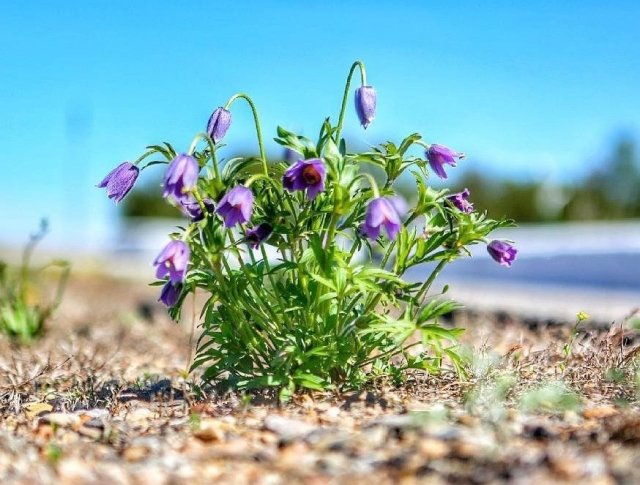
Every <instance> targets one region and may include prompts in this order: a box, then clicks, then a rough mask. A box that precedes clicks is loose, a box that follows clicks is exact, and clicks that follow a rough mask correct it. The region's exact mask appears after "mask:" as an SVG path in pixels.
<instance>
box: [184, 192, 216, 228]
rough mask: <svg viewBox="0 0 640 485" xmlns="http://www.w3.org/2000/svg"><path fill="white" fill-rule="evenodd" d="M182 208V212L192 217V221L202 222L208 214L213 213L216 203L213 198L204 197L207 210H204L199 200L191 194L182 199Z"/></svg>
mask: <svg viewBox="0 0 640 485" xmlns="http://www.w3.org/2000/svg"><path fill="white" fill-rule="evenodd" d="M179 203H180V209H181V210H182V213H183V214H184V215H186V216H187V217H190V218H191V221H192V222H200V221H201V220H203V219H204V218H205V217H206V215H207V214H211V213H212V212H213V210H214V209H215V204H214V203H213V201H212V200H211V199H204V200H203V201H202V203H203V204H204V208H205V209H206V212H203V211H202V207H200V203H199V202H198V200H197V199H196V198H195V197H193V196H191V197H189V198H187V199H184V200H180V201H179Z"/></svg>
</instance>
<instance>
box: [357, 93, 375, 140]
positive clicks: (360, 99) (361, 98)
mask: <svg viewBox="0 0 640 485" xmlns="http://www.w3.org/2000/svg"><path fill="white" fill-rule="evenodd" d="M355 102H356V112H357V113H358V118H360V124H361V125H362V126H363V127H364V129H365V130H366V129H367V126H369V124H370V123H371V122H372V121H373V119H374V118H375V117H376V90H375V89H373V88H372V87H371V86H360V87H359V88H358V89H356V97H355Z"/></svg>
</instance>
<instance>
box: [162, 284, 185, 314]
mask: <svg viewBox="0 0 640 485" xmlns="http://www.w3.org/2000/svg"><path fill="white" fill-rule="evenodd" d="M181 292H182V283H175V284H174V283H171V281H167V283H166V284H165V285H164V286H163V287H162V291H160V298H158V301H159V302H162V303H164V304H165V305H166V306H168V307H169V308H171V307H172V306H175V304H176V303H178V299H179V298H180V293H181Z"/></svg>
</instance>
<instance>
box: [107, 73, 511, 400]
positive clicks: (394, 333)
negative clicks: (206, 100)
mask: <svg viewBox="0 0 640 485" xmlns="http://www.w3.org/2000/svg"><path fill="white" fill-rule="evenodd" d="M356 69H359V71H360V76H361V86H360V87H359V88H358V89H357V90H356V92H355V96H354V100H355V107H356V113H357V115H358V118H359V120H360V123H361V125H362V126H363V127H365V128H366V127H367V126H368V125H369V124H370V123H371V122H372V121H373V119H374V117H375V109H376V101H377V96H376V91H375V90H374V88H373V87H371V86H369V85H367V82H366V73H365V69H364V65H363V64H362V63H361V62H359V61H358V62H355V63H354V64H353V66H352V67H351V70H350V71H349V75H348V77H347V82H346V86H345V90H344V95H343V99H342V105H341V110H340V114H339V117H338V122H337V124H336V125H333V124H332V123H331V121H330V119H328V118H327V119H326V120H325V121H324V123H323V124H322V126H321V128H320V133H319V136H318V139H317V140H316V141H312V140H310V139H308V138H305V137H303V136H300V135H297V134H295V133H292V132H290V131H288V130H286V129H284V128H282V127H278V129H277V137H276V138H275V141H276V142H277V143H279V144H280V145H282V146H283V147H285V149H286V150H287V153H288V154H289V157H288V158H290V156H291V154H295V160H296V161H295V162H294V163H293V164H288V163H286V162H280V163H275V164H269V163H268V162H267V158H266V155H265V148H264V143H263V138H262V130H261V127H260V122H259V118H258V114H257V110H256V107H255V105H254V103H253V101H252V100H251V98H250V97H249V96H247V95H245V94H237V95H235V96H232V97H231V98H230V99H229V101H228V102H227V103H226V105H225V106H224V107H219V108H217V109H216V110H215V111H214V112H213V114H212V115H211V118H210V119H209V122H208V124H207V129H206V132H205V133H201V134H198V135H197V136H196V137H195V139H194V140H193V142H192V144H191V147H190V149H189V150H188V151H187V153H182V154H178V153H177V152H176V151H175V150H174V148H173V147H172V146H171V145H170V144H168V143H165V144H163V145H155V146H151V147H149V149H148V151H147V152H146V153H145V154H143V155H142V156H141V157H140V158H139V159H138V160H136V161H135V162H134V163H132V164H131V163H128V162H126V163H125V164H122V165H121V167H122V168H121V169H115V170H114V171H112V172H111V173H110V174H109V175H108V176H107V178H106V179H105V180H103V181H102V182H101V184H100V185H101V186H103V187H106V188H107V190H108V192H109V196H110V197H112V198H114V199H115V200H116V201H119V200H120V199H121V198H122V197H124V195H126V193H127V192H128V191H129V190H130V189H131V187H132V186H133V184H134V183H135V179H136V177H137V175H138V170H137V167H138V165H140V164H141V162H142V161H143V160H145V159H146V158H147V157H150V156H152V155H160V156H161V157H162V158H164V160H161V161H160V163H169V166H168V169H167V171H166V175H165V181H164V197H165V198H166V199H167V200H168V201H170V203H172V204H174V205H176V206H177V207H179V208H181V210H182V211H183V213H184V214H185V215H186V216H187V217H188V218H189V223H188V225H186V227H185V228H181V229H180V231H178V232H176V233H174V234H172V235H171V239H172V240H171V242H169V243H168V245H167V246H166V247H165V248H164V249H163V250H162V251H161V253H160V254H159V256H158V257H157V259H156V260H155V264H156V265H157V267H158V268H157V277H158V278H159V279H162V281H161V282H159V283H158V284H161V285H163V288H162V291H161V293H160V300H161V301H162V302H163V303H164V304H166V305H167V306H168V307H169V309H170V310H169V311H170V314H171V315H172V316H173V317H174V318H176V319H177V318H179V315H180V309H181V307H182V304H183V302H184V299H185V297H186V295H188V294H190V293H194V292H196V291H203V292H205V293H206V294H207V295H208V296H209V298H208V299H207V301H206V303H205V304H204V307H203V309H202V313H201V324H200V325H201V328H202V334H201V337H200V338H199V341H198V346H197V353H196V357H195V360H194V362H193V365H192V370H193V369H197V368H201V367H204V369H205V370H204V373H203V376H204V379H205V380H207V381H215V382H224V383H225V384H227V385H229V386H232V387H234V388H240V389H249V388H265V387H273V388H278V389H280V393H281V394H280V395H281V397H283V398H286V397H287V396H289V395H290V394H291V393H292V392H293V391H294V390H295V389H298V388H307V389H319V390H321V389H327V388H336V387H357V386H360V385H362V384H363V383H364V382H366V381H367V380H368V379H370V378H372V377H375V376H380V375H392V376H401V375H402V371H404V370H407V369H423V370H427V371H431V372H437V371H438V370H439V369H440V366H441V364H442V361H443V359H444V358H448V360H449V361H450V362H451V363H452V364H453V365H454V366H455V367H456V368H457V369H458V370H462V361H461V358H460V355H459V353H458V351H457V346H456V338H457V336H458V335H459V334H460V332H461V330H460V329H449V328H445V327H443V326H441V325H440V323H439V322H438V319H439V317H441V316H442V315H444V314H446V313H448V312H450V311H451V310H452V309H454V308H456V304H455V303H454V302H452V301H450V300H446V299H443V298H441V296H442V294H444V293H445V292H446V287H445V289H444V290H442V292H439V293H437V294H435V295H430V294H429V290H430V288H431V286H432V284H433V283H434V280H435V279H436V276H437V275H438V274H439V273H440V272H441V270H442V269H443V268H444V266H445V265H446V264H447V263H449V262H451V261H453V260H455V259H457V258H458V257H460V256H463V255H465V254H469V252H468V249H467V247H468V246H470V245H473V244H476V243H480V242H488V241H487V240H486V237H487V236H488V235H489V233H490V232H491V231H492V230H494V229H495V228H497V227H499V226H503V225H507V224H509V222H508V221H495V220H491V219H489V218H487V216H486V214H482V213H479V212H476V211H474V208H473V205H472V204H471V203H470V202H469V201H468V197H469V195H470V194H469V191H468V190H466V189H465V190H464V191H463V192H460V193H457V194H453V195H451V194H448V192H447V191H446V190H435V189H433V188H432V187H430V186H429V185H428V184H427V180H428V177H429V172H430V171H433V173H435V174H436V175H437V176H439V177H440V178H446V176H447V174H446V172H445V168H444V167H445V165H450V166H454V167H455V164H456V161H457V160H459V159H462V158H463V154H461V153H457V152H455V151H453V150H450V149H449V148H447V147H445V146H442V145H435V144H427V143H425V142H424V141H423V140H422V138H421V136H420V135H418V134H412V135H409V136H408V137H406V138H405V139H404V140H402V141H401V142H400V143H399V144H394V143H392V142H387V143H383V144H382V145H380V146H379V147H376V148H373V149H372V150H371V151H367V152H364V153H352V152H349V151H348V149H347V146H346V143H345V140H344V139H343V138H342V137H341V134H342V127H343V123H344V118H345V114H346V106H347V101H348V97H349V94H350V85H351V80H352V77H353V75H354V73H355V72H356ZM240 100H242V101H245V102H246V103H248V105H249V107H250V108H251V110H252V113H253V117H254V121H255V129H256V134H257V140H258V146H259V150H260V152H259V153H260V154H259V156H258V157H243V158H234V159H230V160H227V161H226V163H224V164H223V163H222V161H221V160H222V159H221V158H220V156H219V153H220V151H221V149H222V148H223V146H224V145H222V144H221V141H222V139H223V138H224V137H225V135H226V133H227V130H228V129H229V127H230V125H231V122H232V117H231V111H230V110H231V107H232V106H233V105H234V103H235V102H236V101H240ZM199 146H201V148H198V147H199ZM415 147H418V148H419V149H420V150H421V151H422V153H423V154H424V157H421V156H416V155H412V154H410V153H411V152H412V150H413V151H415ZM154 163H158V161H154V162H150V163H148V164H146V165H144V166H143V167H142V168H143V169H144V168H147V167H148V166H150V165H152V164H154ZM365 167H372V168H368V169H367V168H365ZM134 169H135V170H134ZM403 174H408V175H411V176H412V177H413V178H414V180H415V184H416V186H417V201H415V203H414V204H412V207H410V208H409V207H408V205H407V203H406V202H405V201H404V200H403V199H402V198H401V197H400V196H398V195H397V194H396V191H395V189H394V184H395V182H396V181H397V180H398V178H399V177H400V176H402V175H403ZM515 252H516V251H515V249H514V248H513V247H512V246H511V245H510V244H509V243H508V242H506V241H500V243H499V244H498V243H496V244H492V245H491V246H490V254H491V256H492V257H494V259H496V261H498V262H500V263H501V264H504V265H510V264H511V262H512V261H513V258H514V257H515ZM420 265H424V267H425V271H426V274H428V275H429V276H428V277H427V278H426V279H425V280H424V281H421V282H417V283H416V282H409V281H405V280H404V279H403V274H404V273H405V272H406V271H407V270H408V269H410V268H412V267H414V266H420Z"/></svg>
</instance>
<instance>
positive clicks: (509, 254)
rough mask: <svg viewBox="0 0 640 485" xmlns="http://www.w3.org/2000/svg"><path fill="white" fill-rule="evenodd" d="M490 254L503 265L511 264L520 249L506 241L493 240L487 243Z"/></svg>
mask: <svg viewBox="0 0 640 485" xmlns="http://www.w3.org/2000/svg"><path fill="white" fill-rule="evenodd" d="M487 251H488V253H489V255H490V256H491V257H492V258H493V259H494V260H495V261H496V262H497V263H500V265H501V266H507V267H509V266H511V263H513V261H514V260H515V259H516V254H518V250H517V249H516V248H514V247H513V246H512V245H511V244H509V243H508V242H506V241H499V240H497V239H496V240H493V241H491V242H490V243H489V244H487Z"/></svg>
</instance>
